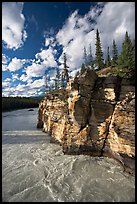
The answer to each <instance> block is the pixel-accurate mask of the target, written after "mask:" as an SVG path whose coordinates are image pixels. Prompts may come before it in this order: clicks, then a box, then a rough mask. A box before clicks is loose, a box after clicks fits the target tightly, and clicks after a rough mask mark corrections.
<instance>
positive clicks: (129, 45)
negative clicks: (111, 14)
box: [80, 29, 135, 84]
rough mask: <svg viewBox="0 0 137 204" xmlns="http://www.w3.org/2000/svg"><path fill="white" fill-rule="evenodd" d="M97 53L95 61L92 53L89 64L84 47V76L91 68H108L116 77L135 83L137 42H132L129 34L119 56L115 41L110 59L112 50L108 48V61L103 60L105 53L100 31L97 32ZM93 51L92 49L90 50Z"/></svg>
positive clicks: (82, 66) (82, 71)
mask: <svg viewBox="0 0 137 204" xmlns="http://www.w3.org/2000/svg"><path fill="white" fill-rule="evenodd" d="M95 45H96V52H95V59H93V56H92V54H91V51H90V61H89V63H87V60H86V58H87V53H86V48H85V47H84V61H85V63H83V64H82V65H81V71H80V73H81V74H83V73H84V72H85V70H86V69H88V68H89V67H91V68H92V69H93V70H94V69H95V70H96V71H98V70H101V69H103V68H106V67H110V68H111V72H112V73H113V74H115V75H118V76H120V77H122V78H127V79H129V80H131V81H132V83H133V84H134V83H135V41H134V40H133V41H131V39H130V37H129V34H128V32H127V31H126V33H125V38H124V41H123V43H122V50H121V52H120V54H118V50H117V45H116V42H115V40H113V42H112V57H110V49H109V47H107V54H106V59H105V60H104V59H103V51H102V46H101V40H100V35H99V31H98V29H97V31H96V43H95ZM90 50H91V48H90Z"/></svg>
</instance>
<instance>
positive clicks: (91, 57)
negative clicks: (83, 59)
mask: <svg viewBox="0 0 137 204" xmlns="http://www.w3.org/2000/svg"><path fill="white" fill-rule="evenodd" d="M89 60H90V65H91V66H92V63H93V56H92V49H91V43H90V44H89Z"/></svg>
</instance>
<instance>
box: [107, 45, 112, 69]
mask: <svg viewBox="0 0 137 204" xmlns="http://www.w3.org/2000/svg"><path fill="white" fill-rule="evenodd" d="M106 66H107V67H110V66H111V59H110V55H109V47H108V49H107V59H106Z"/></svg>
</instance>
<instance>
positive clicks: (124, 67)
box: [118, 31, 135, 80]
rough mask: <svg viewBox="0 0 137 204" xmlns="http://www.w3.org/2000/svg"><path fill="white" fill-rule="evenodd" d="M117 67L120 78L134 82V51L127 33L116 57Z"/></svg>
mask: <svg viewBox="0 0 137 204" xmlns="http://www.w3.org/2000/svg"><path fill="white" fill-rule="evenodd" d="M118 67H119V70H118V74H119V75H120V76H122V77H124V78H128V79H132V80H135V49H134V46H133V44H132V41H131V39H130V37H129V36H128V32H127V31H126V34H125V39H124V42H123V44H122V51H121V53H120V55H119V57H118Z"/></svg>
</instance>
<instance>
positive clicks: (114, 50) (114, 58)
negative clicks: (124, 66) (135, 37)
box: [112, 40, 118, 66]
mask: <svg viewBox="0 0 137 204" xmlns="http://www.w3.org/2000/svg"><path fill="white" fill-rule="evenodd" d="M117 60H118V51H117V46H116V43H115V40H113V45H112V66H116V65H117Z"/></svg>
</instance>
